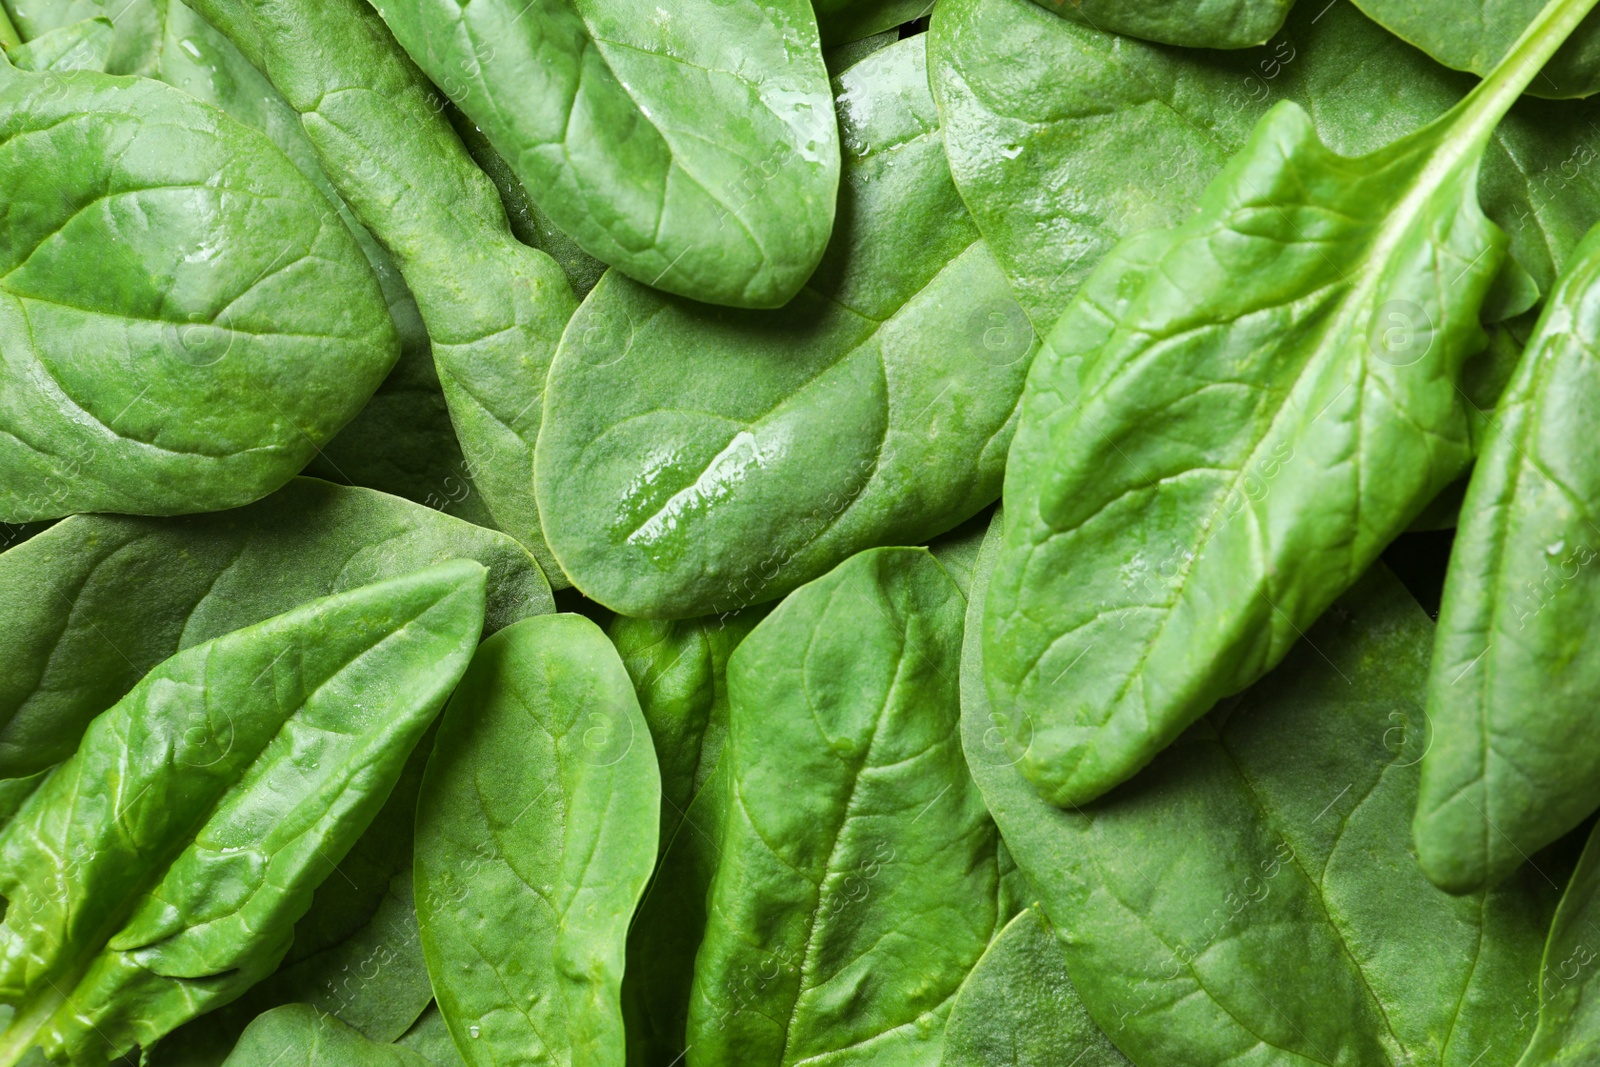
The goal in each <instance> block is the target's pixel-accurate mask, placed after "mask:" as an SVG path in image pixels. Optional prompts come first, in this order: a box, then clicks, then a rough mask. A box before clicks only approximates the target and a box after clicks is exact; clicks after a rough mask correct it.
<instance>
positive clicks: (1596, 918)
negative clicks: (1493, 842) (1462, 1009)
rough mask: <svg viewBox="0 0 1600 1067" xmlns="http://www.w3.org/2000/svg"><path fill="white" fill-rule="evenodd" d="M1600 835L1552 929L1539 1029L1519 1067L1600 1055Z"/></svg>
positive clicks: (1573, 1063) (1558, 1066)
mask: <svg viewBox="0 0 1600 1067" xmlns="http://www.w3.org/2000/svg"><path fill="white" fill-rule="evenodd" d="M1597 960H1600V833H1597V832H1591V833H1590V835H1589V844H1588V847H1587V848H1585V849H1584V850H1583V856H1582V858H1581V859H1580V860H1579V861H1578V869H1577V870H1575V871H1574V872H1573V873H1572V881H1571V882H1570V883H1569V884H1568V886H1567V891H1566V894H1565V895H1564V896H1563V897H1562V898H1561V906H1560V907H1559V908H1557V909H1556V917H1555V921H1554V922H1553V923H1552V924H1551V926H1550V940H1549V941H1548V942H1547V943H1546V945H1545V950H1544V967H1543V968H1542V969H1541V970H1540V972H1539V1025H1538V1028H1537V1029H1536V1030H1535V1031H1534V1034H1533V1040H1532V1041H1530V1042H1528V1048H1527V1051H1526V1052H1525V1053H1524V1054H1523V1056H1522V1059H1520V1060H1518V1061H1517V1067H1580V1065H1582V1064H1588V1063H1593V1062H1594V1061H1595V1057H1596V1056H1600V978H1597V977H1596V975H1597V973H1600V968H1597V966H1596V961H1597Z"/></svg>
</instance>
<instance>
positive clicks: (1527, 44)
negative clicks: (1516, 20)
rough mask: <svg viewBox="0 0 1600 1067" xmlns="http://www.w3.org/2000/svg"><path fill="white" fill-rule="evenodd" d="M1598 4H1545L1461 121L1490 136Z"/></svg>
mask: <svg viewBox="0 0 1600 1067" xmlns="http://www.w3.org/2000/svg"><path fill="white" fill-rule="evenodd" d="M1597 2H1600V0H1550V2H1549V3H1547V4H1545V5H1544V9H1543V10H1542V11H1540V12H1539V14H1537V15H1536V16H1534V19H1533V21H1532V22H1530V23H1528V28H1527V29H1525V30H1523V31H1522V36H1521V37H1518V38H1517V41H1516V43H1515V44H1513V45H1512V46H1511V48H1510V50H1509V51H1507V52H1506V54H1505V55H1504V56H1503V57H1502V58H1501V60H1500V62H1499V63H1498V64H1496V65H1495V68H1494V70H1492V71H1490V72H1489V75H1488V77H1486V78H1484V79H1483V81H1482V82H1480V83H1479V84H1478V87H1477V88H1476V89H1474V90H1472V95H1470V96H1468V97H1467V100H1466V104H1465V106H1464V107H1463V108H1462V111H1461V114H1460V116H1459V117H1458V121H1460V122H1461V123H1462V125H1463V126H1464V127H1465V128H1466V129H1467V130H1469V131H1471V133H1472V134H1474V135H1477V136H1482V137H1487V136H1489V134H1490V133H1492V132H1493V130H1494V128H1495V126H1497V125H1499V123H1500V120H1501V119H1502V118H1504V117H1505V113H1506V112H1507V111H1509V110H1511V105H1512V104H1514V103H1516V102H1517V98H1518V97H1519V96H1521V95H1522V93H1523V91H1524V90H1526V89H1527V88H1528V86H1529V85H1531V84H1533V79H1534V78H1537V77H1538V76H1539V72H1540V71H1541V70H1543V69H1544V66H1545V64H1546V63H1548V62H1549V61H1550V57H1551V56H1553V55H1555V54H1556V51H1557V50H1558V49H1559V48H1560V47H1561V46H1562V45H1563V44H1566V42H1567V38H1568V37H1570V36H1572V31H1573V30H1576V29H1577V28H1578V24H1579V23H1580V22H1582V21H1583V19H1584V16H1586V15H1588V14H1589V12H1590V11H1591V10H1593V8H1594V6H1595V4H1596V3H1597Z"/></svg>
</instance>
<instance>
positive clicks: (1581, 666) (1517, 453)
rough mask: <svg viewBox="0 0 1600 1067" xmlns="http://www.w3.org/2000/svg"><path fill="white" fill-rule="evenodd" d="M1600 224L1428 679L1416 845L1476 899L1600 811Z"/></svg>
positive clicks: (1500, 447) (1511, 408) (1472, 518)
mask: <svg viewBox="0 0 1600 1067" xmlns="http://www.w3.org/2000/svg"><path fill="white" fill-rule="evenodd" d="M1597 360H1600V231H1597V232H1596V234H1595V235H1592V236H1591V237H1590V238H1589V240H1588V241H1587V242H1585V244H1584V246H1583V248H1582V249H1581V254H1580V257H1579V260H1578V262H1577V263H1576V264H1575V265H1574V267H1573V268H1572V270H1571V272H1570V273H1568V274H1567V276H1566V277H1565V278H1563V279H1562V281H1561V284H1560V285H1559V286H1558V287H1557V288H1556V291H1555V292H1554V293H1553V294H1552V295H1551V299H1550V303H1549V306H1548V307H1547V308H1546V309H1545V313H1544V317H1543V318H1542V319H1540V322H1539V328H1538V329H1537V330H1536V331H1535V333H1534V337H1533V339H1532V340H1531V341H1530V342H1529V344H1528V349H1527V354H1526V356H1525V357H1524V358H1523V361H1522V364H1521V366H1520V367H1519V368H1518V370H1517V374H1516V377H1515V378H1513V379H1512V381H1511V384H1510V385H1509V386H1508V387H1507V389H1506V392H1505V396H1504V397H1502V398H1501V401H1500V407H1499V409H1498V410H1497V412H1496V415H1495V424H1494V428H1493V430H1492V431H1491V432H1490V434H1489V437H1488V441H1487V444H1486V445H1485V446H1484V452H1483V456H1482V457H1481V458H1480V459H1479V460H1478V465H1477V468H1476V470H1475V471H1474V472H1473V476H1472V484H1471V487H1470V488H1469V489H1468V490H1467V496H1466V500H1465V502H1464V503H1463V505H1462V516H1463V521H1462V524H1461V529H1460V532H1459V533H1458V534H1457V536H1456V541H1455V547H1454V550H1453V551H1452V554H1451V557H1450V571H1449V576H1448V578H1447V581H1446V584H1445V594H1444V603H1443V606H1442V610H1441V614H1440V616H1439V632H1438V637H1437V639H1436V644H1435V646H1434V655H1433V666H1432V672H1431V675H1430V677H1429V684H1428V720H1429V723H1430V724H1431V727H1432V731H1433V741H1432V744H1431V745H1430V747H1429V749H1428V755H1427V757H1426V758H1425V759H1424V760H1423V763H1422V793H1421V796H1420V797H1419V798H1418V807H1417V819H1416V839H1417V851H1418V853H1419V854H1420V857H1421V860H1422V866H1423V869H1424V870H1426V871H1427V872H1428V876H1429V877H1430V878H1432V879H1433V880H1434V881H1435V882H1436V883H1437V884H1439V885H1440V886H1443V887H1444V888H1446V889H1452V890H1457V891H1465V890H1470V889H1476V888H1478V887H1479V886H1481V885H1484V884H1485V883H1487V882H1492V881H1495V880H1498V879H1499V878H1501V877H1504V876H1505V875H1506V874H1507V873H1508V872H1510V871H1512V870H1513V869H1515V868H1516V867H1518V866H1519V865H1521V864H1522V863H1523V862H1524V861H1525V860H1526V859H1527V858H1528V857H1529V856H1531V855H1532V854H1533V853H1535V852H1537V851H1538V850H1539V849H1541V848H1543V847H1544V846H1545V845H1547V844H1549V843H1550V842H1552V841H1554V840H1555V839H1556V838H1558V837H1560V836H1561V835H1562V834H1564V833H1566V832H1567V831H1568V830H1571V829H1572V828H1573V827H1575V826H1577V825H1578V824H1579V823H1580V822H1582V821H1583V819H1584V818H1585V817H1587V816H1588V815H1589V814H1590V813H1591V812H1592V811H1594V809H1595V807H1596V805H1600V743H1596V739H1595V738H1594V737H1593V735H1592V734H1591V733H1590V732H1589V731H1587V730H1586V728H1585V726H1584V724H1586V723H1588V722H1589V721H1590V720H1591V719H1592V717H1593V715H1594V708H1595V702H1596V700H1597V699H1600V660H1597V659H1596V657H1595V656H1594V654H1593V653H1592V652H1591V651H1590V646H1591V642H1590V641H1589V640H1588V636H1587V635H1588V632H1589V626H1590V620H1591V619H1592V618H1593V614H1594V605H1595V602H1596V596H1597V595H1600V577H1597V572H1600V567H1597V566H1596V565H1595V564H1596V561H1597V560H1600V525H1596V523H1597V522H1600V464H1597V463H1596V462H1595V460H1594V458H1593V456H1592V454H1591V450H1590V449H1589V448H1588V447H1587V445H1586V443H1585V442H1586V441H1587V439H1588V437H1589V436H1590V431H1591V426H1592V422H1593V419H1594V413H1595V411H1596V410H1597V405H1600V382H1597V380H1596V375H1597V374H1600V364H1597Z"/></svg>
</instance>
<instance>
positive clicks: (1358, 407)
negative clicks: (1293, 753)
mask: <svg viewBox="0 0 1600 1067" xmlns="http://www.w3.org/2000/svg"><path fill="white" fill-rule="evenodd" d="M1593 6H1594V0H1556V2H1554V3H1552V5H1551V6H1550V7H1549V8H1548V9H1547V11H1546V12H1545V14H1544V15H1543V16H1541V18H1540V20H1539V22H1538V23H1536V24H1535V25H1534V26H1533V27H1532V28H1530V30H1529V33H1528V35H1527V36H1526V37H1525V38H1524V40H1523V42H1522V44H1521V45H1520V46H1519V47H1518V49H1517V50H1516V51H1514V52H1513V53H1512V56H1511V58H1510V59H1509V60H1508V61H1507V65H1506V66H1504V67H1502V68H1500V69H1499V70H1498V71H1497V72H1496V73H1495V75H1494V76H1492V77H1490V78H1489V79H1487V80H1485V81H1484V82H1483V83H1482V84H1481V85H1480V86H1479V88H1478V89H1476V90H1474V91H1473V93H1472V94H1471V95H1470V96H1468V97H1467V98H1466V99H1465V100H1464V101H1463V102H1462V103H1461V104H1460V105H1458V106H1457V107H1456V108H1454V109H1452V110H1451V111H1450V112H1448V113H1447V114H1446V115H1445V116H1444V117H1443V118H1441V119H1439V120H1438V121H1436V122H1434V123H1432V124H1430V125H1428V126H1426V127H1424V128H1423V129H1422V130H1420V131H1418V132H1417V133H1416V134H1413V135H1412V136H1409V137H1406V138H1403V139H1402V140H1400V141H1397V142H1395V143H1394V144H1393V145H1391V146H1389V147H1388V148H1385V149H1382V150H1380V151H1378V152H1376V153H1373V154H1371V155H1368V156H1363V157H1360V158H1357V159H1351V158H1347V157H1344V156H1340V155H1337V154H1335V153H1334V152H1332V151H1330V150H1329V149H1327V148H1325V147H1324V146H1323V145H1322V143H1321V142H1320V141H1319V140H1318V139H1317V135H1316V132H1315V130H1314V129H1313V128H1312V125H1311V120H1310V118H1309V117H1308V116H1307V115H1306V113H1305V111H1303V110H1302V109H1301V108H1300V107H1298V106H1297V105H1295V104H1293V103H1289V102H1285V103H1281V104H1279V105H1277V106H1276V107H1274V108H1273V109H1272V110H1271V111H1270V112H1268V114H1267V116H1266V118H1264V119H1262V120H1261V123H1260V124H1259V125H1258V126H1257V128H1256V132H1255V133H1254V134H1252V136H1251V139H1250V142H1249V144H1248V145H1247V146H1246V148H1245V149H1244V150H1243V151H1242V152H1241V153H1240V154H1239V155H1238V156H1236V157H1235V158H1234V159H1233V160H1232V161H1231V162H1230V163H1229V164H1228V167H1227V169H1226V170H1224V172H1223V173H1222V175H1221V176H1220V177H1218V179H1217V180H1216V181H1215V182H1214V183H1213V184H1212V185H1211V187H1210V188H1209V189H1208V190H1207V191H1206V194H1205V195H1204V196H1203V197H1202V198H1201V200H1200V203H1199V206H1198V210H1197V211H1196V212H1195V213H1194V215H1193V217H1192V218H1191V219H1190V220H1189V221H1187V222H1185V223H1183V224H1182V225H1181V226H1179V227H1177V228H1175V229H1172V230H1165V231H1162V230H1156V231H1148V232H1146V233H1144V234H1141V235H1136V236H1135V237H1132V238H1129V239H1128V240H1127V241H1125V242H1123V243H1122V244H1121V245H1119V246H1118V247H1117V249H1116V250H1115V251H1113V252H1112V254H1111V255H1110V256H1109V257H1107V259H1106V260H1105V261H1103V262H1102V264H1101V265H1100V267H1099V268H1098V269H1097V270H1096V271H1095V273H1094V275H1093V276H1092V277H1091V278H1090V280H1089V281H1088V282H1087V283H1086V285H1085V287H1084V289H1083V290H1082V291H1081V292H1080V293H1079V295H1078V297H1077V298H1076V299H1075V300H1074V301H1073V302H1072V304H1071V305H1070V306H1069V307H1068V309H1067V311H1066V313H1065V314H1064V315H1063V316H1062V319H1061V321H1060V322H1059V323H1057V325H1056V327H1055V328H1054V329H1053V330H1052V331H1051V333H1050V335H1049V338H1048V340H1047V343H1046V345H1045V347H1044V350H1043V352H1042V354H1041V356H1040V358H1039V360H1038V361H1037V362H1036V363H1035V365H1034V368H1033V370H1032V372H1031V375H1030V377H1029V380H1028V389H1027V394H1026V396H1025V399H1024V402H1023V409H1022V417H1021V420H1020V424H1019V428H1018V431H1017V437H1016V442H1015V444H1014V446H1013V448H1012V450H1011V455H1010V461H1009V466H1008V467H1007V470H1006V503H1007V507H1006V510H1005V514H1006V524H1007V528H1006V532H1005V548H1004V550H1003V551H1002V553H1001V558H1000V562H999V564H998V566H997V567H996V570H995V579H994V588H993V589H992V590H991V591H990V595H989V600H988V604H989V607H988V614H987V615H986V616H985V618H984V623H983V629H984V633H983V641H984V658H985V663H986V666H987V672H988V674H987V677H988V685H989V696H990V699H991V700H992V701H993V702H994V705H995V711H996V712H997V713H998V714H999V715H1001V716H1002V717H1003V718H1004V719H1005V721H1006V729H1007V731H1008V732H1009V734H1010V737H1011V744H1012V746H1013V749H1014V751H1015V753H1016V754H1017V755H1018V757H1019V760H1020V763H1019V766H1020V767H1021V769H1022V771H1023V773H1024V774H1025V775H1026V776H1027V777H1028V779H1029V780H1030V781H1032V782H1033V783H1034V784H1035V785H1036V786H1037V787H1038V788H1039V790H1040V791H1041V793H1042V794H1043V795H1045V796H1046V797H1047V798H1048V799H1050V800H1051V801H1053V802H1055V803H1057V804H1081V803H1084V802H1087V801H1089V800H1093V799H1094V798H1095V797H1098V796H1100V795H1101V794H1103V793H1104V792H1105V791H1106V790H1108V789H1110V788H1111V787H1113V786H1115V785H1116V784H1118V783H1119V782H1121V781H1123V780H1125V779H1126V778H1128V777H1129V776H1130V775H1132V774H1133V773H1134V772H1135V771H1136V770H1138V769H1139V768H1140V767H1142V766H1143V765H1145V764H1146V763H1148V762H1149V761H1150V759H1151V758H1152V757H1153V756H1154V755H1155V754H1156V753H1157V752H1159V751H1160V750H1161V749H1162V748H1164V747H1165V746H1166V745H1167V744H1168V743H1169V742H1171V741H1172V740H1173V739H1174V738H1176V737H1177V736H1178V735H1179V734H1180V733H1182V732H1183V730H1184V729H1185V728H1186V727H1188V726H1189V725H1190V724H1191V723H1193V722H1194V721H1195V720H1196V719H1198V718H1199V717H1200V716H1202V715H1204V714H1205V713H1206V712H1207V711H1208V710H1209V709H1210V708H1211V707H1212V705H1214V704H1215V703H1216V702H1217V701H1218V700H1219V699H1221V698H1223V697H1225V696H1227V695H1229V694H1231V693H1235V692H1238V691H1239V690H1240V689H1242V688H1244V687H1245V686H1247V685H1249V684H1250V683H1251V682H1253V681H1255V680H1256V679H1257V678H1259V677H1260V676H1261V675H1262V674H1264V673H1266V671H1268V670H1269V669H1271V667H1272V666H1273V665H1274V664H1276V663H1277V662H1278V661H1279V660H1280V659H1282V658H1283V656H1284V655H1285V654H1286V653H1287V652H1288V651H1289V649H1290V648H1291V647H1292V646H1293V644H1294V642H1295V641H1296V640H1297V639H1298V638H1299V637H1300V635H1301V633H1302V632H1303V630H1304V628H1305V627H1306V626H1308V625H1310V624H1311V623H1312V622H1313V621H1314V620H1315V619H1316V618H1317V616H1318V615H1320V614H1321V613H1322V611H1323V609H1325V608H1326V607H1327V606H1328V605H1329V604H1330V603H1331V602H1332V601H1333V600H1334V598H1335V597H1337V596H1338V595H1339V594H1340V593H1341V592H1343V591H1344V590H1345V589H1346V588H1347V587H1348V586H1349V585H1350V584H1351V583H1352V582H1353V581H1354V580H1355V579H1356V578H1357V577H1359V576H1360V575H1361V573H1362V572H1363V571H1365V570H1366V569H1367V567H1368V566H1369V565H1370V564H1371V563H1372V562H1373V561H1374V560H1375V559H1376V558H1377V556H1378V553H1379V552H1381V551H1382V550H1383V548H1384V547H1385V546H1386V545H1387V544H1388V543H1389V541H1390V540H1392V539H1393V538H1394V537H1395V536H1396V535H1398V534H1399V533H1401V532H1402V531H1404V530H1405V529H1406V527H1407V526H1408V525H1409V524H1410V522H1411V520H1412V519H1413V518H1415V517H1416V516H1417V514H1418V513H1419V512H1420V511H1421V510H1422V509H1423V507H1424V506H1425V505H1426V504H1427V503H1428V502H1429V501H1430V500H1431V499H1433V498H1434V497H1435V496H1436V495H1437V494H1438V493H1439V491H1440V490H1442V489H1443V488H1445V486H1447V485H1449V484H1450V483H1451V482H1452V481H1454V480H1455V478H1456V477H1457V476H1458V475H1460V474H1461V473H1462V472H1463V471H1464V470H1465V468H1466V466H1467V464H1468V462H1469V461H1470V459H1471V456H1472V423H1471V419H1470V417H1469V415H1468V412H1467V407H1468V405H1467V402H1466V401H1465V398H1464V396H1463V394H1462V392H1461V390H1460V388H1459V382H1460V379H1461V368H1462V364H1463V362H1464V361H1465V359H1466V357H1467V356H1468V355H1469V354H1471V353H1472V352H1474V351H1477V350H1478V349H1481V348H1482V347H1483V344H1484V336H1483V332H1482V330H1481V329H1480V328H1479V325H1478V313H1479V310H1480V308H1481V306H1482V304H1483V300H1484V297H1485V295H1486V294H1487V293H1488V291H1489V288H1490V286H1491V284H1492V283H1493V281H1494V278H1495V275H1496V273H1497V272H1498V269H1499V266H1500V262H1501V260H1502V259H1503V257H1504V253H1505V245H1506V238H1505V235H1504V233H1502V232H1501V231H1500V230H1499V229H1498V228H1496V227H1495V226H1494V225H1493V224H1492V223H1490V222H1489V221H1488V220H1487V219H1485V218H1484V217H1483V215H1482V213H1481V211H1480V210H1479V208H1478V204H1477V196H1476V188H1477V175H1478V162H1479V160H1480V158H1481V156H1482V153H1483V148H1484V145H1485V144H1486V143H1487V141H1488V138H1489V136H1490V134H1491V132H1492V131H1493V129H1494V126H1495V124H1496V123H1497V122H1498V120H1499V118H1500V116H1501V115H1502V114H1503V113H1504V111H1505V110H1506V108H1507V107H1509V106H1510V104H1511V103H1512V101H1514V100H1515V99H1516V97H1517V96H1518V95H1519V94H1520V92H1521V90H1522V88H1523V86H1524V85H1525V84H1526V83H1527V81H1528V79H1530V78H1532V77H1533V76H1534V75H1535V74H1536V73H1537V72H1538V70H1539V67H1540V65H1541V64H1542V63H1543V62H1544V60H1545V59H1546V58H1548V56H1549V55H1550V53H1551V52H1552V51H1553V50H1554V49H1555V48H1556V46H1557V45H1558V44H1559V43H1560V42H1561V41H1562V40H1563V39H1565V36H1566V34H1567V32H1569V31H1570V30H1571V28H1572V27H1573V26H1574V25H1575V24H1576V23H1577V22H1578V20H1579V19H1580V18H1581V17H1582V16H1583V14H1584V13H1586V12H1587V11H1588V10H1589V9H1590V8H1591V7H1593Z"/></svg>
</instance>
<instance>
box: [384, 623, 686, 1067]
mask: <svg viewBox="0 0 1600 1067" xmlns="http://www.w3.org/2000/svg"><path fill="white" fill-rule="evenodd" d="M660 793H661V779H660V777H659V775H658V774H657V771H656V760H655V752H654V751H653V750H652V748H651V745H650V734H649V731H648V730H647V729H646V727H645V722H644V717H643V716H642V715H641V714H640V712H639V702H638V700H637V698H636V697H635V696H634V692H633V686H632V684H631V683H630V682H629V680H628V674H627V671H625V670H624V669H623V666H622V661H621V659H619V658H618V656H617V652H616V649H614V648H613V647H612V646H611V643H610V642H609V641H607V640H606V637H605V634H604V633H602V632H601V631H600V629H599V627H597V626H595V624H594V623H592V622H590V621H589V620H588V619H585V618H583V617H582V616H580V615H547V616H543V617H540V618H537V619H528V620H525V621H523V622H520V623H517V624H516V625H515V626H510V627H507V628H506V629H504V630H502V631H500V632H499V633H498V634H496V635H495V636H493V637H491V638H490V639H489V640H487V641H485V642H484V643H483V647H482V648H481V649H480V650H479V652H478V655H477V657H476V658H475V659H474V660H473V662H472V668H471V669H470V670H469V671H468V672H467V676H466V678H464V679H463V680H462V683H461V687H460V689H459V690H457V692H456V694H455V696H454V697H453V698H452V699H451V701H450V707H449V709H448V710H447V711H446V712H445V715H444V718H443V719H442V720H441V721H440V726H439V739H438V742H437V744H436V745H435V747H434V753H433V757H432V758H431V759H430V760H429V762H428V771H427V775H426V777H425V778H424V780H423V786H422V796H421V798H420V800H419V801H418V807H417V853H416V864H415V877H416V901H417V917H418V921H419V923H420V925H421V929H422V946H423V952H424V955H425V956H426V958H427V961H428V973H429V975H430V976H431V977H432V979H433V988H434V996H435V998H436V999H437V1001H438V1004H439V1010H440V1012H441V1013H442V1014H443V1016H444V1020H445V1022H446V1023H447V1024H448V1025H449V1028H450V1034H451V1036H452V1037H453V1038H454V1039H455V1045H456V1049H457V1050H458V1051H459V1052H460V1053H461V1057H462V1059H464V1060H465V1061H466V1062H467V1063H468V1064H470V1065H471V1067H500V1065H503V1064H513V1063H517V1064H536V1065H541V1067H542V1065H551V1067H622V1064H623V1062H624V1055H625V1052H624V1048H625V1046H624V1037H623V1024H622V1009H621V1004H620V996H621V986H622V970H623V958H624V945H625V940H626V937H627V932H628V921H629V919H630V918H631V917H632V916H633V911H634V908H635V906H636V905H637V904H638V901H639V898H640V896H641V895H642V894H643V892H644V888H645V883H646V881H647V880H648V879H649V877H650V870H651V868H652V867H653V866H654V864H655V859H656V822H657V819H658V818H659V811H658V805H659V804H660Z"/></svg>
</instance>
